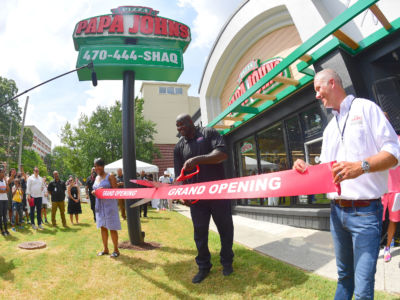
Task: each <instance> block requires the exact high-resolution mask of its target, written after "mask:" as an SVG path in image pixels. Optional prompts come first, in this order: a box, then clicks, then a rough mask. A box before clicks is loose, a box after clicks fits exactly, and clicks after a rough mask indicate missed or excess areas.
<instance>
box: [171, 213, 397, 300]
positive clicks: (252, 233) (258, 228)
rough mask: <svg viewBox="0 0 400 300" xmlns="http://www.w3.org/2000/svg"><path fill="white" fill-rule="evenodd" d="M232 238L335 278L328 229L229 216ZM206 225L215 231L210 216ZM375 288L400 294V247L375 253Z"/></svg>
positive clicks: (256, 249)
mask: <svg viewBox="0 0 400 300" xmlns="http://www.w3.org/2000/svg"><path fill="white" fill-rule="evenodd" d="M175 211H177V212H179V213H181V214H182V215H184V216H186V217H188V218H190V211H189V208H188V207H186V206H183V205H176V206H175ZM233 223H234V228H235V233H234V240H235V242H237V243H239V244H242V245H244V246H246V247H248V248H251V249H253V250H254V251H257V252H260V253H262V254H265V255H268V256H271V257H274V258H276V259H279V260H281V261H283V262H286V263H289V264H291V265H294V266H296V267H299V268H301V269H303V270H306V271H310V272H314V273H315V274H318V275H321V276H325V277H328V278H330V279H333V280H336V279H337V273H336V263H335V253H334V250H333V242H332V238H331V234H330V232H327V231H318V230H313V229H304V228H297V227H291V226H287V225H281V224H275V223H270V222H265V221H258V220H253V219H249V218H244V217H241V216H236V215H235V216H233ZM210 229H211V230H213V231H215V232H217V229H216V227H215V224H214V222H213V221H212V218H211V224H210ZM375 280H376V284H375V289H377V290H384V291H386V292H390V293H398V294H400V284H399V282H400V247H396V248H394V251H393V250H392V260H391V261H390V262H389V263H385V262H384V261H383V250H381V252H380V253H379V259H378V265H377V272H376V276H375Z"/></svg>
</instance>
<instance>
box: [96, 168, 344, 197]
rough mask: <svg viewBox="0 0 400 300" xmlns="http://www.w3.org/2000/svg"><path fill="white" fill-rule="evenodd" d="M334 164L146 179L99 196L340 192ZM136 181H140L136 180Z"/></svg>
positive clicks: (190, 195)
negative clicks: (177, 180)
mask: <svg viewBox="0 0 400 300" xmlns="http://www.w3.org/2000/svg"><path fill="white" fill-rule="evenodd" d="M331 164H332V162H331V163H324V164H320V165H315V166H309V167H308V168H307V170H306V171H305V172H304V173H299V172H297V171H295V170H285V171H279V172H273V173H268V174H260V175H253V176H245V177H238V178H230V179H224V180H217V181H207V182H199V183H193V184H185V185H169V184H161V185H160V186H157V185H156V183H152V182H147V184H146V185H147V186H149V187H148V188H135V189H98V190H96V197H97V198H102V199H142V198H147V199H183V200H192V199H199V200H209V199H215V200H220V199H221V200H222V199H249V198H266V197H283V196H298V195H312V194H323V193H332V192H337V193H338V194H340V185H336V184H334V183H333V178H332V168H331ZM196 172H197V171H196ZM196 172H194V173H196ZM194 173H192V174H193V175H192V174H188V175H184V176H185V177H183V178H186V179H187V176H194V175H195V174H194ZM181 178H182V177H181ZM134 182H136V183H139V182H137V180H135V181H134ZM139 184H140V183H139ZM151 186H152V187H151Z"/></svg>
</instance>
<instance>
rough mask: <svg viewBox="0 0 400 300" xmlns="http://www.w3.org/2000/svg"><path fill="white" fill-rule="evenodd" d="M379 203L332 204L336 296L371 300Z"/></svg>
mask: <svg viewBox="0 0 400 300" xmlns="http://www.w3.org/2000/svg"><path fill="white" fill-rule="evenodd" d="M382 210H383V209H382V203H381V201H380V200H377V201H372V202H371V204H370V206H367V207H344V208H341V207H339V206H338V205H336V204H334V203H333V202H332V203H331V220H330V228H331V234H332V238H333V243H334V246H335V254H336V265H337V269H338V284H337V289H336V294H335V299H337V300H339V299H340V300H343V299H349V300H351V299H352V297H353V293H354V298H355V299H374V286H375V272H376V262H377V260H378V255H379V243H380V238H381V231H382Z"/></svg>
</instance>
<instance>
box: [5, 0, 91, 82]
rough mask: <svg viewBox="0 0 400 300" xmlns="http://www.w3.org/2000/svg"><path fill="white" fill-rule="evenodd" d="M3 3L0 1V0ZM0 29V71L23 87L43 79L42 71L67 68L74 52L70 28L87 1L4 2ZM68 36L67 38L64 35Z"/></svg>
mask: <svg viewBox="0 0 400 300" xmlns="http://www.w3.org/2000/svg"><path fill="white" fill-rule="evenodd" d="M2 2H3V1H2ZM5 6H6V11H7V14H5V15H4V17H5V19H3V21H4V22H2V23H3V24H2V25H4V26H5V28H4V30H2V31H1V32H0V42H1V44H2V49H1V55H0V66H1V67H0V68H1V69H0V71H1V74H2V75H3V76H8V77H11V78H14V79H15V80H16V81H17V85H18V86H19V87H20V88H21V87H22V88H23V89H25V88H28V87H30V86H33V85H35V84H37V83H38V82H40V81H41V80H45V79H47V78H44V76H45V75H44V76H43V72H41V71H42V70H52V71H56V70H65V69H71V68H72V67H73V66H74V64H75V59H76V54H75V53H74V51H71V49H73V43H72V31H73V27H74V25H75V21H73V22H71V20H79V17H78V15H79V14H80V11H82V10H84V8H85V7H87V6H88V4H87V2H84V1H77V0H71V1H68V2H62V1H52V0H40V1H30V0H20V1H16V2H12V1H6V5H5ZM66 37H68V38H66Z"/></svg>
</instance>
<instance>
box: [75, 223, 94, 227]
mask: <svg viewBox="0 0 400 300" xmlns="http://www.w3.org/2000/svg"><path fill="white" fill-rule="evenodd" d="M74 226H78V227H90V226H91V225H90V224H88V223H79V224H74Z"/></svg>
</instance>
